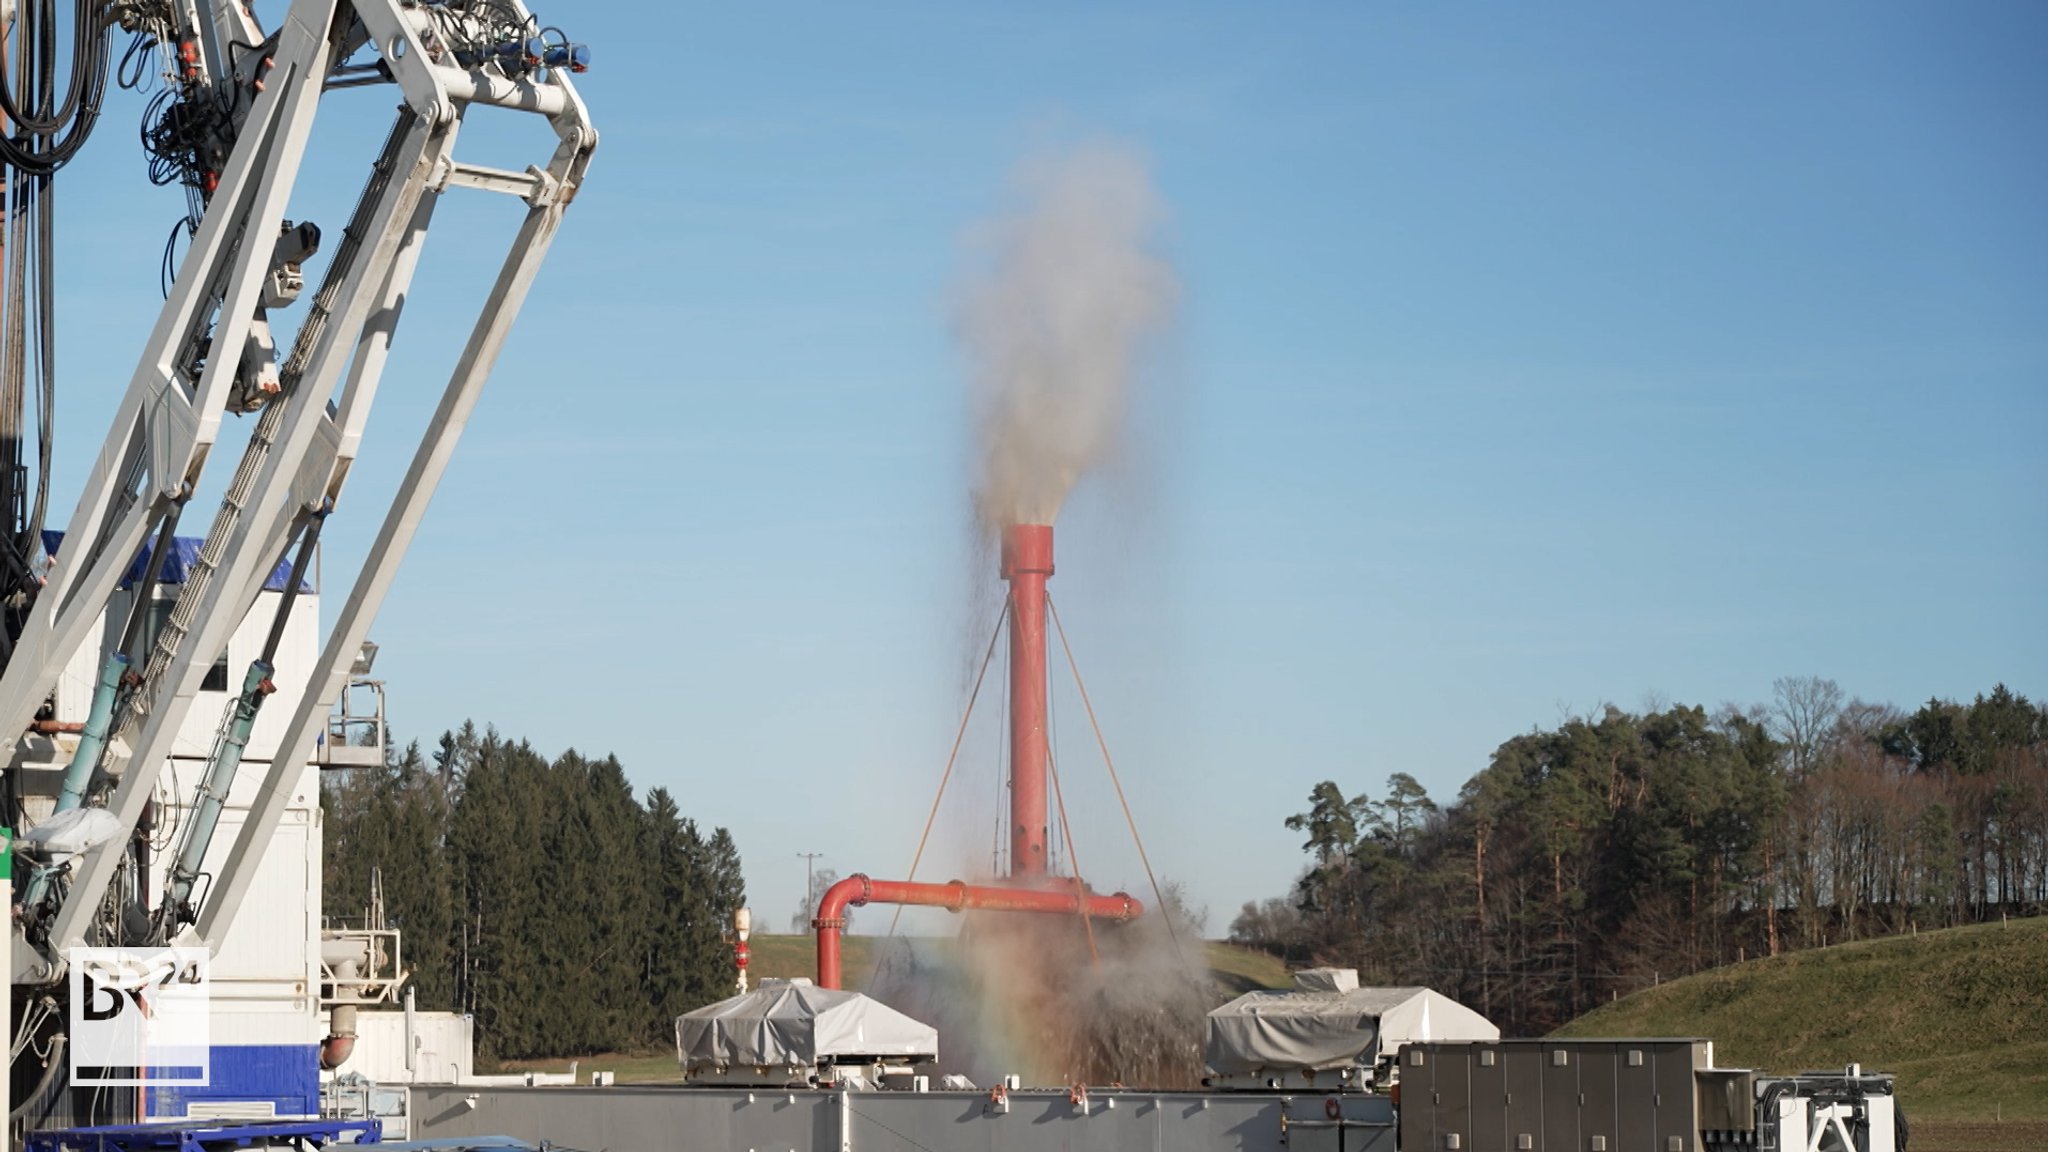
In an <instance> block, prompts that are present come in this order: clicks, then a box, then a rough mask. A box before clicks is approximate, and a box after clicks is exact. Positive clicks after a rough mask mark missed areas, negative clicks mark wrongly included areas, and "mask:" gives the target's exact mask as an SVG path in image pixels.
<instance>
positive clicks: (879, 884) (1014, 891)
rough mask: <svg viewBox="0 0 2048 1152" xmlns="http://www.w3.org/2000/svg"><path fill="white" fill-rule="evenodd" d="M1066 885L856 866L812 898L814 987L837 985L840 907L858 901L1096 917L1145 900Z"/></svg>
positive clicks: (1120, 915)
mask: <svg viewBox="0 0 2048 1152" xmlns="http://www.w3.org/2000/svg"><path fill="white" fill-rule="evenodd" d="M1061 883H1063V884H1066V885H1071V887H1061V888H998V887H995V886H993V885H985V884H964V883H962V882H960V881H958V880H954V881H951V882H949V883H946V884H915V883H911V882H909V881H905V880H871V879H869V878H868V877H866V876H863V875H861V874H860V873H858V872H856V873H854V874H853V875H851V876H848V877H847V878H846V879H844V880H841V881H840V882H839V883H837V884H834V885H833V886H832V887H830V888H828V889H826V890H825V898H824V899H823V900H820V901H818V918H817V919H815V920H813V921H811V927H813V928H815V929H817V930H818V987H820V988H838V987H840V974H839V936H840V933H841V932H843V931H845V929H846V910H847V909H848V908H858V907H860V906H861V905H863V904H916V905H920V906H923V907H926V908H944V909H945V910H946V911H948V912H959V911H962V910H964V909H968V908H973V909H975V910H976V911H981V912H1037V913H1041V914H1044V913H1051V914H1061V913H1064V914H1065V915H1068V916H1079V915H1082V914H1084V913H1085V914H1086V915H1088V916H1089V917H1091V918H1093V919H1096V920H1135V919H1137V918H1138V916H1139V915H1140V914H1141V913H1143V912H1144V911H1145V906H1144V905H1142V904H1140V903H1138V902H1137V901H1136V900H1134V899H1132V898H1131V896H1130V895H1129V894H1128V893H1124V892H1118V893H1116V894H1114V895H1110V896H1104V895H1101V894H1099V893H1095V892H1090V891H1089V890H1088V888H1087V886H1086V885H1084V884H1082V883H1081V882H1080V881H1079V880H1063V881H1061Z"/></svg>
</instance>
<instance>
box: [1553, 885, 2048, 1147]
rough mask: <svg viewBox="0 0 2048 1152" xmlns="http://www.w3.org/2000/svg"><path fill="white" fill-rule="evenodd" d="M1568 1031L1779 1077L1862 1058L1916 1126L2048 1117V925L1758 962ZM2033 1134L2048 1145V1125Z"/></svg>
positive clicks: (1899, 940)
mask: <svg viewBox="0 0 2048 1152" xmlns="http://www.w3.org/2000/svg"><path fill="white" fill-rule="evenodd" d="M1558 1035H1560V1036H1706V1037H1710V1038H1712V1039H1713V1041H1714V1055H1715V1060H1716V1061H1717V1062H1718V1063H1720V1064H1722V1065H1725V1066H1729V1067H1756V1068H1762V1069H1767V1070H1769V1071H1773V1072H1798V1071H1804V1070H1807V1069H1819V1068H1839V1067H1841V1066H1842V1065H1844V1064H1847V1063H1849V1062H1850V1061H1852V1060H1854V1061H1858V1062H1860V1063H1862V1064H1863V1065H1864V1066H1865V1067H1866V1068H1870V1069H1873V1070H1877V1071H1886V1072H1894V1073H1897V1075H1898V1085H1899V1098H1900V1101H1901V1104H1902V1105H1903V1106H1904V1107H1905V1109H1906V1111H1907V1113H1908V1115H1909V1116H1912V1117H1914V1118H1916V1119H1919V1118H1925V1119H1929V1120H1948V1121H1971V1122H1973V1123H1977V1122H1993V1123H1994V1124H1995V1123H1996V1121H1998V1120H2004V1121H2012V1120H2021V1121H2036V1122H2038V1121H2048V917H2041V918H2035V919H2029V920H2014V921H2011V922H2010V923H2000V924H1982V925H1977V926H1974V927H1970V928H1955V929H1950V930H1947V931H1942V932H1922V933H1920V934H1919V935H1917V936H1901V937H1892V938H1890V939H1885V940H1872V941H1865V942H1861V943H1856V944H1842V945H1837V946H1836V947H1833V948H1822V949H1816V950H1814V951H1811V952H1798V953H1792V954H1790V955H1785V956H1777V957H1773V958H1770V959H1765V960H1753V961H1751V962H1749V963H1747V964H1737V965H1734V966H1732V967H1728V968H1720V969H1716V970H1714V971H1712V972H1704V973H1701V974H1699V975H1697V976H1690V977H1687V978H1685V979H1682V980H1674V981H1672V982H1670V983H1668V984H1665V985H1663V986H1661V987H1658V988H1651V989H1647V990H1645V991H1642V992H1638V993H1636V994H1635V995H1633V996H1630V997H1628V998H1627V999H1624V1000H1621V1001H1619V1002H1617V1003H1615V1004H1610V1005H1608V1006H1606V1007H1604V1008H1601V1009H1599V1010H1597V1011H1595V1012H1591V1013H1588V1014H1587V1015H1585V1016H1582V1017H1580V1018H1579V1019H1577V1020H1574V1021H1573V1022H1572V1023H1571V1024H1569V1025H1567V1026H1566V1027H1564V1028H1562V1029H1560V1030H1559V1031H1558ZM1943 1127H1944V1131H1946V1128H1947V1126H1943ZM2025 1128H2027V1129H2028V1130H2029V1131H2031V1132H2032V1133H2033V1135H2032V1136H2028V1137H2026V1139H2028V1140H2031V1139H2036V1138H2048V1126H2042V1125H2037V1124H2028V1125H2025ZM1935 1135H1936V1133H1933V1132H1930V1137H1933V1136H1935ZM1994 1135H1995V1133H1994ZM1987 1139H1988V1138H1987ZM1923 1146H1924V1147H1927V1148H1934V1147H1937V1146H1942V1147H1965V1146H1967V1147H1978V1146H1982V1147H1987V1148H1990V1147H1998V1146H2000V1145H1999V1143H1998V1142H1997V1141H1996V1140H1991V1141H1990V1142H1981V1143H1980V1142H1977V1141H1971V1142H1968V1143H1966V1144H1950V1143H1947V1142H1946V1141H1943V1140H1936V1139H1932V1138H1930V1140H1928V1141H1926V1142H1923V1141H1920V1140H1918V1139H1916V1140H1915V1141H1914V1144H1913V1147H1914V1148H1915V1150H1916V1152H1918V1150H1919V1149H1921V1148H1922V1147H1923ZM2012 1146H2013V1147H2030V1146H2048V1144H2043V1145H2029V1144H2026V1143H2024V1142H2022V1143H2016V1144H2013V1145H2012Z"/></svg>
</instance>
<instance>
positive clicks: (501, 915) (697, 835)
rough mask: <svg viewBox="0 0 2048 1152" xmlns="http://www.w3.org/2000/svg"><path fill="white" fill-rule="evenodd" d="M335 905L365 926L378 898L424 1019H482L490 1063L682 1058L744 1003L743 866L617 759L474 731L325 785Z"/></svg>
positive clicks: (328, 901)
mask: <svg viewBox="0 0 2048 1152" xmlns="http://www.w3.org/2000/svg"><path fill="white" fill-rule="evenodd" d="M321 806H322V809H323V814H324V820H325V855H324V874H323V883H324V903H325V907H326V910H327V915H328V918H329V922H330V923H344V922H345V923H349V924H355V925H360V924H361V923H363V921H364V919H365V918H366V917H367V916H369V915H370V913H371V907H372V904H373V893H374V891H375V890H378V889H381V893H382V908H383V915H384V918H385V921H386V923H387V924H388V925H389V926H391V927H395V928H398V929H400V930H401V931H402V933H403V937H402V941H403V948H404V961H405V965H406V967H407V968H408V969H409V970H410V971H411V972H412V981H411V986H412V987H413V988H414V989H415V991H416V996H417V1003H418V1005H419V1007H421V1008H422V1009H452V1010H456V1011H461V1012H467V1013H469V1014H471V1015H472V1016H473V1017H474V1018H475V1027H476V1044H477V1053H478V1055H479V1056H480V1057H483V1058H488V1059H497V1060H516V1059H528V1058H537V1057H556V1056H578V1055H586V1054H593V1053H598V1052H615V1051H632V1050H636V1049H644V1048H647V1047H650V1046H658V1045H664V1044H668V1043H671V1042H672V1040H673V1036H674V1032H673V1029H674V1022H675V1018H676V1016H677V1015H679V1014H681V1013H682V1012H685V1011H688V1010H689V1009H691V1008H695V1007H698V1006H699V1005H702V1004H706V1003H709V1002H711V1001H713V1000H717V999H721V998H723V997H725V996H728V995H730V994H731V992H732V987H733V979H734V969H733V963H732V948H731V946H730V945H729V944H727V943H726V942H725V940H724V933H725V930H726V929H727V928H728V927H729V926H730V925H731V923H732V914H733V912H734V910H736V909H738V908H739V907H741V906H742V905H743V904H744V903H745V900H746V883H745V881H744V879H743V878H742V876H741V873H740V859H739V851H738V849H737V848H736V847H735V846H734V844H733V840H732V837H731V836H730V835H729V834H728V833H727V832H726V830H725V829H724V828H716V829H713V830H712V831H710V832H709V833H706V832H704V831H703V830H702V829H701V828H699V826H698V825H697V823H696V822H695V821H694V820H692V819H690V818H689V817H688V816H685V815H684V814H683V813H682V811H681V810H680V809H679V808H678V806H677V804H676V801H675V798H674V797H673V796H671V795H670V794H669V793H668V791H667V790H666V789H662V788H656V789H653V790H652V791H650V792H648V794H647V798H646V802H645V803H644V804H643V803H641V802H639V801H638V800H636V799H635V797H634V792H633V786H632V784H631V783H630V782H629V781H628V780H627V779H626V773H625V769H624V768H622V767H621V766H620V764H619V762H618V761H617V760H616V759H614V758H612V757H609V756H607V757H605V758H603V759H601V760H592V759H586V758H585V757H583V756H580V755H578V754H577V753H575V752H574V751H570V752H565V753H563V754H562V755H560V756H559V757H556V758H555V759H553V760H549V759H547V758H546V757H544V756H542V755H541V754H539V753H538V752H535V751H534V750H533V748H531V747H530V746H528V745H527V744H526V743H525V742H524V741H520V742H518V743H514V742H512V741H509V740H506V739H504V738H502V737H500V736H499V735H498V733H497V732H496V731H495V730H493V729H486V730H485V731H483V732H482V733H479V732H478V731H477V730H476V728H475V726H474V725H472V724H464V725H463V727H462V728H461V730H460V731H456V732H449V733H445V734H444V735H442V737H441V740H440V743H439V745H438V747H437V748H436V749H435V750H434V752H433V754H432V759H431V761H429V760H428V759H427V758H424V757H423V756H422V755H421V753H420V749H419V746H418V745H417V744H414V745H412V746H410V747H408V748H406V749H405V750H404V751H403V752H402V753H399V754H395V755H392V756H389V757H387V763H386V764H385V766H384V767H383V768H382V769H369V768H364V769H354V770H349V771H339V772H328V773H325V774H323V776H322V778H321Z"/></svg>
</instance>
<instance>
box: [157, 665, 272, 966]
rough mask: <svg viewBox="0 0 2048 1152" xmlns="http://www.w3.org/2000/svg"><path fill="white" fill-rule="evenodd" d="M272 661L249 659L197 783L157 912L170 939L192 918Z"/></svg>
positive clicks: (266, 692)
mask: <svg viewBox="0 0 2048 1152" xmlns="http://www.w3.org/2000/svg"><path fill="white" fill-rule="evenodd" d="M272 671H273V669H272V668H271V666H270V665H269V664H268V663H267V662H265V661H262V660H252V661H250V662H249V673H248V675H247V676H245V677H243V678H242V694H241V695H240V696H237V697H235V702H234V703H233V704H232V705H230V706H229V707H230V708H231V709H232V711H231V712H230V714H229V716H228V721H227V723H226V725H225V726H223V728H222V730H221V734H220V740H219V741H218V742H217V743H216V744H215V745H214V749H213V757H212V761H211V762H210V763H209V764H207V766H206V776H205V779H204V780H203V781H202V782H201V784H200V786H199V802H198V804H197V805H196V806H194V808H193V809H192V820H191V823H189V824H187V825H186V826H185V840H184V843H182V844H180V845H179V846H178V859H177V860H176V862H175V863H174V864H173V865H172V867H171V875H170V878H169V881H168V882H167V883H166V884H165V885H164V902H163V906H162V907H161V908H160V909H159V910H158V912H157V920H158V924H159V925H160V926H161V928H162V929H163V934H164V938H165V939H166V940H168V939H170V937H171V936H172V934H173V933H175V932H176V931H177V926H178V925H180V924H189V923H191V922H192V919H193V916H194V912H193V909H192V907H191V903H192V890H193V889H194V888H195V887H196V886H197V885H198V883H199V875H200V871H199V870H200V868H201V867H203V866H204V865H205V863H206V850H207V848H208V847H210V846H211V845H212V844H213V832H214V829H215V828H216V827H217V826H219V824H220V816H221V812H222V810H224V809H225V808H226V807H227V804H228V791H229V790H230V789H232V788H233V787H234V786H235V775H236V773H237V772H239V771H240V770H241V767H242V750H243V749H245V748H247V747H248V745H249V733H250V732H251V731H252V730H253V729H254V728H255V727H256V711H257V709H259V708H261V707H263V701H264V699H265V698H266V697H268V696H269V695H270V694H271V693H272V692H275V691H277V686H276V685H274V684H272V683H271V682H270V674H271V672H272Z"/></svg>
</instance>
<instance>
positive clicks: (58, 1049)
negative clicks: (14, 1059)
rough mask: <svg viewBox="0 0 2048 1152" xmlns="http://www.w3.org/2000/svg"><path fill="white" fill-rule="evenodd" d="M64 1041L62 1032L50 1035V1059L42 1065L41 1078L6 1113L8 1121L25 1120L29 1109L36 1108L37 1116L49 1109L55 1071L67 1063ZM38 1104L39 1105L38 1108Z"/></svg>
mask: <svg viewBox="0 0 2048 1152" xmlns="http://www.w3.org/2000/svg"><path fill="white" fill-rule="evenodd" d="M64 1041H65V1036H64V1034H63V1033H62V1032H59V1033H57V1034H56V1035H55V1036H52V1037H50V1059H49V1062H48V1063H47V1064H45V1065H44V1066H43V1078H42V1079H40V1080H38V1081H36V1086H35V1088H34V1089H33V1090H32V1091H30V1092H29V1094H28V1095H27V1096H26V1097H24V1098H23V1099H22V1102H21V1103H20V1104H18V1105H16V1106H15V1108H14V1111H12V1112H9V1113H8V1114H7V1119H8V1122H9V1123H14V1122H16V1121H27V1120H28V1119H29V1118H30V1116H31V1112H30V1110H31V1109H35V1110H36V1112H35V1114H36V1115H37V1116H38V1118H40V1115H41V1114H42V1113H47V1112H48V1111H49V1101H48V1097H49V1095H50V1086H51V1085H52V1084H54V1083H56V1080H57V1073H58V1072H59V1071H61V1070H62V1069H63V1068H65V1067H66V1066H67V1065H68V1061H66V1060H65V1059H64ZM8 1074H9V1075H12V1074H13V1069H11V1068H10V1069H9V1070H8ZM38 1105H40V1106H41V1107H40V1108H38Z"/></svg>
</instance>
